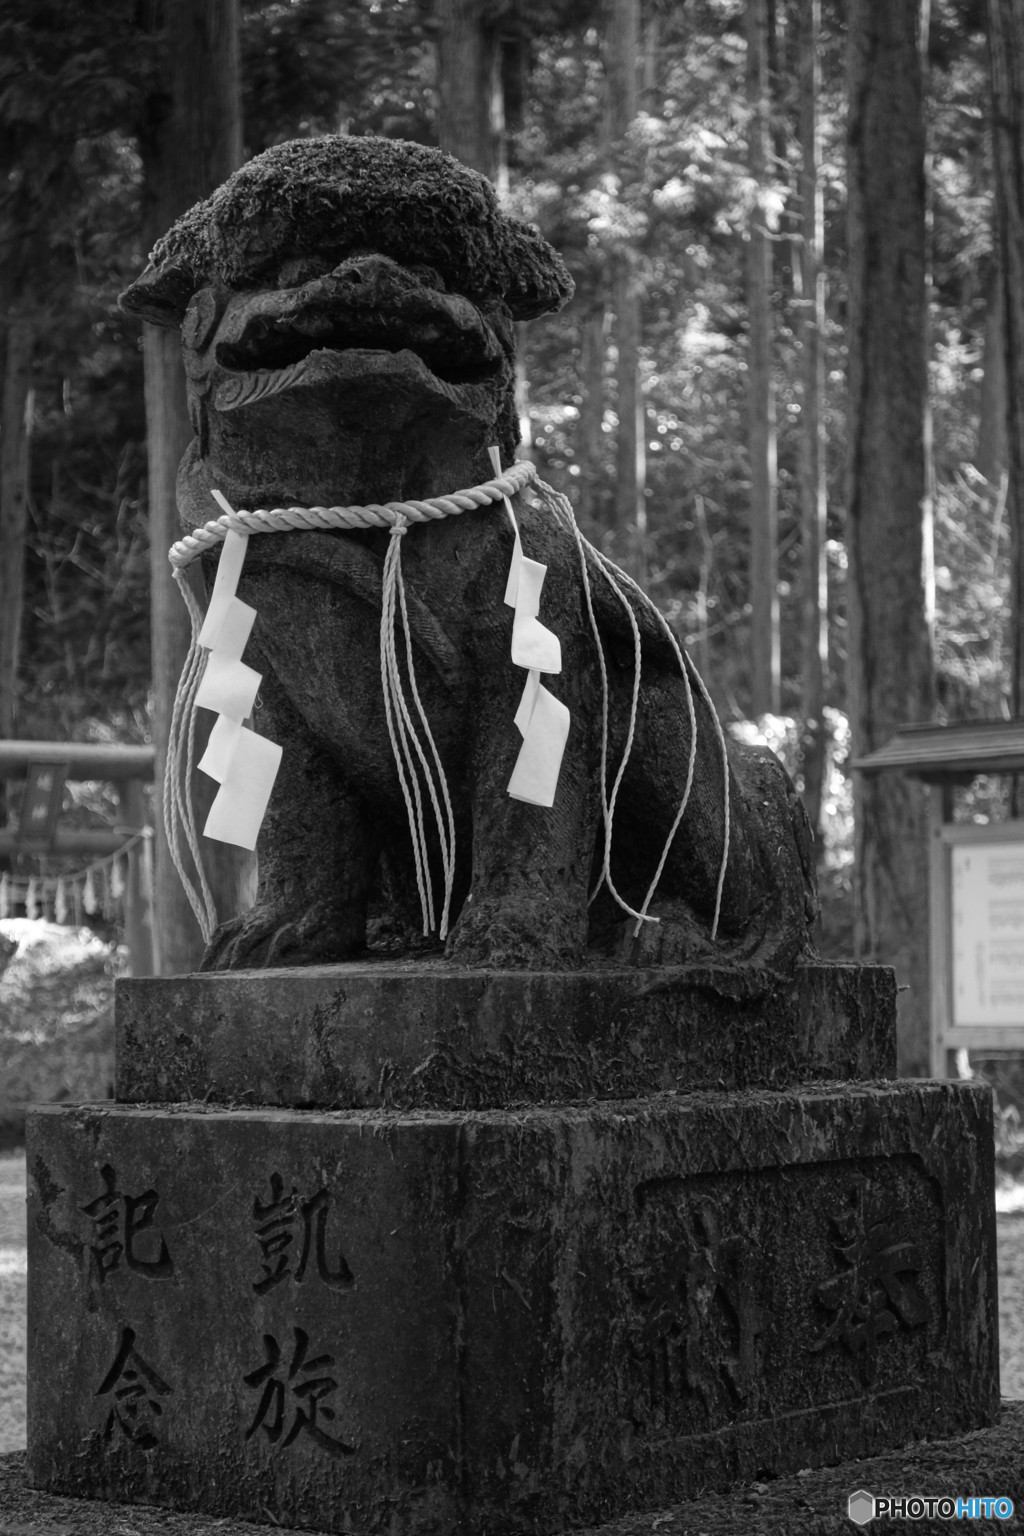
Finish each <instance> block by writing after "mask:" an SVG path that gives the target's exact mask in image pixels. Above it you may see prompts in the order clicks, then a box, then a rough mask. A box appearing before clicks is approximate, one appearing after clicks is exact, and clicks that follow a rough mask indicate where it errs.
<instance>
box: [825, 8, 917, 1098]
mask: <svg viewBox="0 0 1024 1536" xmlns="http://www.w3.org/2000/svg"><path fill="white" fill-rule="evenodd" d="M920 19H921V12H920V6H919V4H918V0H851V6H850V13H849V49H850V119H849V130H848V131H849V251H850V255H849V263H850V298H849V345H850V458H849V464H850V483H849V494H848V509H849V510H848V526H847V543H848V549H849V562H850V565H849V581H848V601H849V690H848V691H849V706H850V723H851V728H852V735H853V753H854V756H858V755H861V754H864V753H867V752H870V751H872V750H873V749H875V748H877V747H880V746H882V745H883V744H884V743H885V742H886V741H887V740H888V738H889V737H890V736H891V735H892V733H893V731H895V730H896V729H897V727H899V726H900V725H903V724H905V723H906V722H907V721H915V720H916V721H925V720H929V719H930V718H931V717H932V714H933V709H934V675H933V664H932V652H931V644H930V635H929V629H928V624H927V619H926V613H925V596H924V585H923V574H922V567H923V560H924V546H923V529H922V518H923V507H924V503H925V498H926V494H927V477H926V447H925V435H926V419H927V412H926V402H927V382H928V381H927V363H926V354H925V338H926V323H927V314H926V298H925V181H924V153H925V140H924V121H923V89H922V86H923V79H922V61H921V55H920V30H919V27H920ZM854 795H855V800H854V810H855V866H854V896H855V904H856V936H857V941H858V948H859V951H860V953H861V954H862V955H864V956H866V957H870V958H871V959H874V960H884V961H887V962H889V963H891V964H894V965H895V967H896V971H897V977H898V980H899V981H900V982H901V983H902V984H903V985H904V986H909V990H907V991H904V992H902V993H901V995H900V1002H901V1008H900V1030H899V1066H900V1070H901V1071H902V1072H904V1073H912V1074H913V1073H919V1072H922V1071H924V1070H925V1069H926V1064H927V1060H928V1020H929V989H928V882H927V825H926V815H925V797H924V790H923V789H922V787H921V786H920V785H918V784H916V783H915V782H913V781H911V780H908V779H904V778H903V777H902V776H899V775H895V774H880V775H877V776H871V777H867V776H865V775H863V774H858V775H856V777H855V780H854Z"/></svg>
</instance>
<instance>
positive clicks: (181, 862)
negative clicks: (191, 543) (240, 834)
mask: <svg viewBox="0 0 1024 1536" xmlns="http://www.w3.org/2000/svg"><path fill="white" fill-rule="evenodd" d="M173 574H174V579H175V581H176V582H177V583H178V589H179V591H180V592H181V595H182V597H183V599H184V601H185V606H186V607H187V609H188V613H189V619H190V621H191V625H192V637H191V640H190V642H189V648H188V653H187V655H186V657H185V665H184V666H183V667H182V671H181V678H180V680H179V682H178V689H177V692H176V694H175V696H174V709H173V712H172V714H171V728H170V733H169V736H168V741H167V762H166V765H165V768H164V782H163V795H162V800H163V819H164V833H165V835H166V837H167V847H168V850H169V851H170V855H171V859H172V862H173V864H174V867H175V869H176V870H177V871H178V879H179V880H180V881H181V883H182V886H183V888H184V891H185V895H186V896H187V897H188V903H189V906H190V907H191V908H192V911H193V912H194V913H195V919H196V922H197V923H198V924H199V931H200V933H201V934H202V936H203V942H204V944H209V942H210V940H211V939H212V937H213V931H214V929H215V928H216V926H217V909H216V906H215V904H214V900H213V892H212V891H211V890H210V885H209V882H208V880H207V878H206V871H205V869H204V868H203V860H202V854H201V853H200V849H199V832H198V830H197V828H196V819H195V809H194V807H193V804H192V796H191V794H190V793H189V786H190V785H191V783H192V770H193V764H194V760H195V736H196V694H197V693H198V692H199V684H200V683H201V682H202V680H203V673H204V672H205V671H206V659H207V658H206V655H205V654H204V652H203V649H202V647H201V646H200V644H199V631H200V630H201V629H202V627H203V615H202V611H201V609H200V607H199V601H198V599H197V598H196V595H195V593H194V592H193V591H192V589H191V587H190V586H189V583H188V578H187V577H186V575H185V568H184V566H176V567H175V568H174V572H173ZM182 832H184V835H185V841H186V842H187V844H188V849H189V852H190V853H191V855H192V862H193V864H194V865H195V869H196V873H197V875H198V879H199V883H198V885H197V884H196V883H195V882H194V881H193V880H192V878H191V875H190V874H189V872H188V869H187V867H186V864H185V859H184V855H183V853H182V849H181V833H182Z"/></svg>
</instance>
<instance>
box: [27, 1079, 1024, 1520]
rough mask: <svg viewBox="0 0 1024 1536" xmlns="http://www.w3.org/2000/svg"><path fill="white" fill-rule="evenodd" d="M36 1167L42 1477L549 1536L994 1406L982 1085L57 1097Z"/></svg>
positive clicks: (307, 1513) (956, 1425)
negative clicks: (414, 1095) (132, 1101)
mask: <svg viewBox="0 0 1024 1536" xmlns="http://www.w3.org/2000/svg"><path fill="white" fill-rule="evenodd" d="M28 1167H29V1187H30V1195H29V1458H28V1471H29V1480H30V1482H31V1483H32V1484H33V1485H34V1486H36V1487H41V1488H46V1489H48V1490H50V1491H52V1492H57V1493H66V1494H71V1495H84V1496H88V1497H98V1498H108V1499H112V1500H115V1501H122V1502H143V1503H146V1502H148V1503H157V1504H165V1505H170V1506H173V1507H175V1508H180V1509H196V1510H205V1511H208V1512H209V1513H211V1514H224V1515H227V1514H233V1515H236V1516H239V1517H243V1518H249V1519H253V1520H268V1519H271V1520H276V1521H278V1522H280V1523H281V1524H285V1525H296V1524H298V1525H307V1526H312V1527H314V1528H318V1529H321V1530H324V1531H329V1532H349V1531H353V1532H364V1533H371V1532H373V1533H376V1532H387V1533H389V1536H426V1533H437V1536H441V1533H443V1536H454V1533H456V1532H458V1533H462V1536H485V1533H486V1536H519V1533H526V1532H537V1533H544V1536H548V1533H551V1532H554V1531H557V1530H560V1529H564V1528H567V1527H571V1526H573V1525H577V1526H579V1525H584V1524H591V1525H596V1524H599V1523H600V1522H601V1521H602V1520H608V1519H611V1518H613V1517H615V1516H616V1515H618V1514H621V1513H623V1512H625V1511H627V1510H631V1509H644V1508H656V1507H659V1506H661V1507H664V1506H666V1505H668V1504H671V1503H673V1502H676V1501H678V1500H680V1499H683V1498H687V1497H690V1496H692V1495H693V1494H695V1493H696V1492H698V1491H699V1490H700V1489H703V1488H706V1487H713V1486H719V1487H722V1486H727V1485H728V1484H729V1483H730V1482H733V1481H735V1480H737V1479H743V1478H754V1477H759V1476H763V1475H765V1474H769V1473H782V1472H785V1471H787V1470H794V1469H796V1468H800V1467H806V1466H814V1465H822V1464H826V1463H828V1462H830V1461H840V1460H843V1459H848V1458H851V1457H854V1456H863V1455H868V1454H872V1453H875V1452H877V1451H879V1450H881V1449H884V1448H886V1447H890V1446H894V1445H899V1444H902V1443H905V1442H906V1441H907V1440H908V1439H910V1438H923V1437H927V1436H932V1437H935V1436H939V1435H943V1434H950V1433H955V1432H957V1431H960V1430H964V1429H969V1428H973V1427H977V1426H981V1425H984V1424H989V1423H992V1422H994V1420H995V1418H996V1415H997V1412H998V1367H997V1334H996V1268H995V1241H994V1215H993V1208H992V1135H991V1108H990V1096H989V1094H988V1091H987V1090H985V1089H983V1088H978V1087H976V1086H974V1085H971V1084H952V1083H943V1084H922V1083H916V1082H904V1083H887V1084H884V1085H874V1086H871V1085H856V1086H843V1085H817V1086H815V1087H805V1088H801V1089H798V1090H793V1091H782V1092H780V1091H760V1092H758V1091H747V1092H742V1093H734V1094H723V1093H717V1094H712V1093H707V1094H688V1095H681V1096H673V1095H666V1096H663V1097H657V1098H652V1099H646V1100H632V1101H625V1102H615V1103H601V1104H596V1105H592V1106H585V1107H580V1106H577V1107H566V1108H547V1109H537V1110H529V1111H524V1112H520V1113H511V1112H501V1111H481V1112H476V1113H472V1114H468V1113H467V1114H459V1113H455V1112H452V1111H436V1112H429V1111H423V1112H421V1113H417V1114H379V1113H377V1114H375V1113H366V1112H359V1111H337V1112H333V1113H317V1112H310V1111H307V1112H293V1111H286V1110H276V1111H272V1110H262V1111H261V1110H237V1111H232V1110H225V1109H205V1108H203V1107H202V1106H198V1105H183V1106H171V1107H167V1106H164V1107H161V1108H145V1107H126V1106H92V1107H85V1108H57V1107H47V1108H45V1109H38V1110H34V1111H33V1112H32V1113H31V1115H30V1123H29V1148H28Z"/></svg>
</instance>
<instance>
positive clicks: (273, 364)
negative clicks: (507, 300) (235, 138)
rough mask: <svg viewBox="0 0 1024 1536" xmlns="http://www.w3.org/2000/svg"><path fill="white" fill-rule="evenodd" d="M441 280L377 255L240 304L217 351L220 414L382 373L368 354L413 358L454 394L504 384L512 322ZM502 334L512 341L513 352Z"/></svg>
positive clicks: (230, 312) (223, 326)
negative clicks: (299, 389)
mask: <svg viewBox="0 0 1024 1536" xmlns="http://www.w3.org/2000/svg"><path fill="white" fill-rule="evenodd" d="M441 281H442V280H441V278H440V277H439V276H438V274H436V273H433V272H429V273H428V272H422V270H421V271H419V272H418V271H415V270H410V269H408V268H406V267H403V266H401V265H399V264H398V263H397V262H394V261H391V260H390V259H389V258H387V257H383V256H377V255H372V254H367V255H364V256H357V257H352V258H350V259H349V260H347V261H345V262H343V263H341V264H340V265H339V266H338V267H337V268H336V269H335V270H334V271H332V272H329V273H327V274H325V275H324V276H323V277H317V278H313V279H312V280H311V281H309V282H306V283H303V284H301V285H300V286H298V287H295V288H291V289H286V290H285V291H283V292H282V291H271V292H268V293H263V294H260V295H258V296H256V297H251V296H250V297H248V298H246V299H243V298H240V297H237V296H236V297H234V298H233V299H232V300H230V301H229V302H228V304H227V306H226V308H225V312H224V316H223V318H222V320H221V322H220V325H219V327H218V331H217V336H216V339H215V341H214V344H213V349H212V350H213V358H212V362H213V365H214V368H215V371H216V383H215V395H214V404H215V406H216V408H217V409H218V410H221V411H229V410H235V409H237V408H238V407H239V406H244V405H245V404H247V403H248V402H250V401H252V400H254V399H264V398H266V397H267V396H268V395H275V394H279V393H280V392H281V391H282V390H286V389H292V388H295V387H296V386H297V385H300V384H320V383H329V382H330V381H331V380H332V379H341V378H345V377H347V376H348V375H350V374H351V373H352V372H353V370H355V371H358V372H360V373H362V372H364V371H365V370H366V369H367V367H369V366H372V362H371V360H370V359H369V358H368V357H367V356H366V355H365V354H367V353H382V354H385V355H386V356H392V357H393V356H397V355H400V354H402V353H410V354H412V355H413V357H415V358H416V359H418V360H419V362H420V363H422V364H423V365H424V367H425V368H426V369H427V370H428V371H429V372H430V373H431V374H432V375H433V376H434V377H435V378H438V379H441V380H443V381H444V382H445V383H447V384H450V385H460V384H485V383H487V382H488V381H490V380H493V379H495V378H496V376H498V375H500V374H501V373H502V371H503V365H504V364H505V362H506V360H507V357H508V347H509V333H510V330H511V323H512V322H511V316H510V315H509V313H508V311H507V309H505V306H504V305H500V304H496V303H492V304H491V305H490V306H489V309H490V311H491V314H490V315H489V316H487V317H485V315H484V314H483V313H482V312H481V310H480V309H478V308H477V307H476V305H474V304H471V303H470V302H469V300H468V299H465V298H463V297H462V296H461V295H460V294H455V293H446V292H444V291H442V289H441V287H440V284H441ZM492 320H493V322H494V323H493V324H492V323H491V322H492ZM495 325H497V326H498V327H499V328H500V329H501V330H502V331H503V332H504V333H505V347H504V348H503V346H502V342H501V340H499V336H498V335H497V334H496V331H495ZM353 353H358V354H359V355H358V357H353V356H352V354H353ZM409 365H410V366H413V367H414V366H415V365H414V364H413V363H412V360H411V359H410V360H409Z"/></svg>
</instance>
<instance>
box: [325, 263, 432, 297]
mask: <svg viewBox="0 0 1024 1536" xmlns="http://www.w3.org/2000/svg"><path fill="white" fill-rule="evenodd" d="M326 282H327V283H328V284H329V285H330V287H331V288H333V289H335V291H337V290H339V289H340V290H343V291H344V290H347V291H348V292H349V293H350V294H351V296H352V297H353V298H356V299H358V301H359V303H360V304H367V303H386V301H387V298H388V296H389V295H390V294H394V293H402V292H404V291H406V290H407V289H411V288H415V287H417V286H418V284H417V282H416V279H415V278H414V277H413V276H412V274H411V273H409V272H407V271H406V270H405V269H404V267H402V266H400V265H399V263H398V262H397V261H392V260H391V258H390V256H379V255H377V254H376V253H367V254H366V255H365V256H347V257H346V258H345V260H344V261H340V262H339V263H338V265H337V266H336V267H335V268H334V270H333V272H330V273H329V274H328V276H327V278H326Z"/></svg>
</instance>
